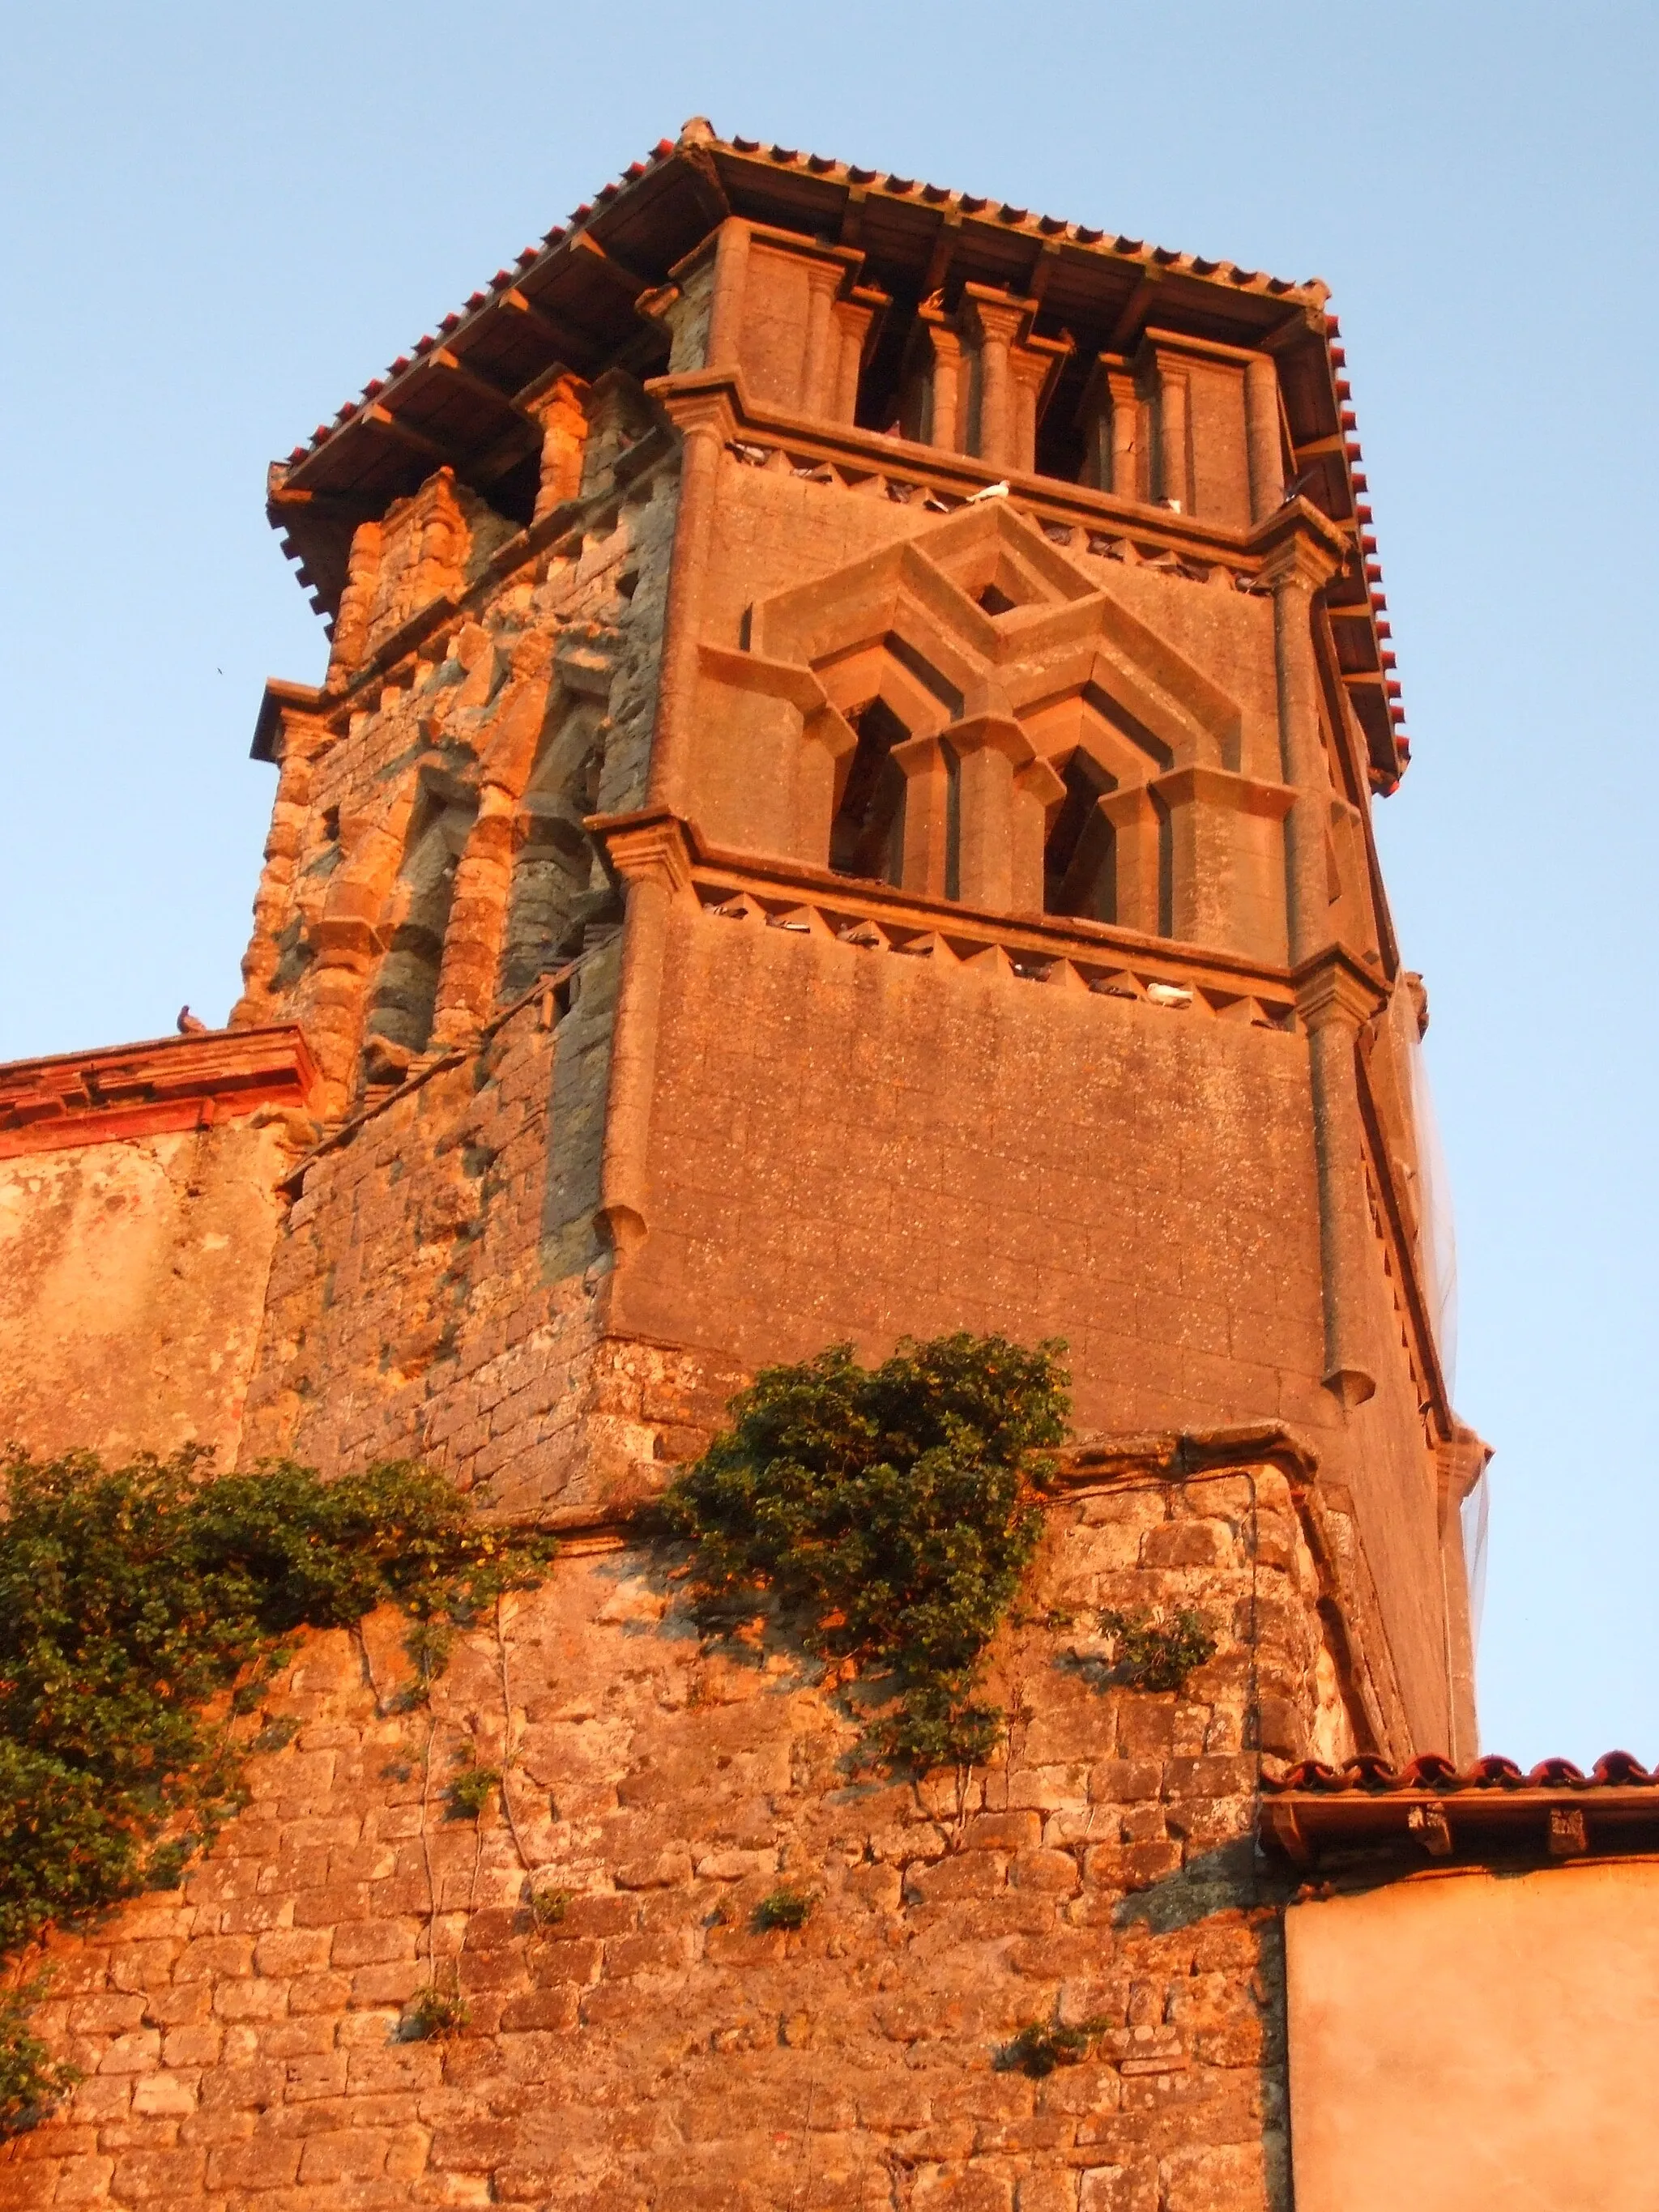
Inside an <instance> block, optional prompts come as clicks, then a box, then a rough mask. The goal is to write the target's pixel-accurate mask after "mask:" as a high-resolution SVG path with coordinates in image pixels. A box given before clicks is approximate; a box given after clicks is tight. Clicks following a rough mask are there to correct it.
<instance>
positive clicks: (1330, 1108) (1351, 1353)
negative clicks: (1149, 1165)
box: [1297, 947, 1384, 1407]
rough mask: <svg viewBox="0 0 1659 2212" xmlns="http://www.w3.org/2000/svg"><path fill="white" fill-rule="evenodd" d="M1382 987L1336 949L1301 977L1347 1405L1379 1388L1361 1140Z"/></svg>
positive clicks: (1329, 1332)
mask: <svg viewBox="0 0 1659 2212" xmlns="http://www.w3.org/2000/svg"><path fill="white" fill-rule="evenodd" d="M1383 998H1384V994H1383V991H1382V989H1381V988H1380V987H1379V986H1378V985H1377V984H1376V983H1375V982H1374V981H1372V980H1371V978H1370V976H1369V975H1365V974H1364V971H1363V970H1362V969H1359V968H1358V967H1357V966H1356V965H1355V963H1353V962H1352V960H1350V958H1349V957H1348V956H1347V954H1346V953H1345V952H1342V951H1338V950H1337V949H1335V948H1334V947H1333V948H1332V949H1331V950H1330V951H1328V952H1326V953H1323V954H1322V955H1321V956H1320V957H1319V958H1318V959H1316V960H1315V961H1311V962H1310V963H1308V964H1307V965H1306V966H1305V967H1304V968H1302V969H1299V970H1298V972H1297V1013H1298V1014H1299V1015H1300V1016H1301V1018H1302V1023H1303V1026H1304V1029H1305V1030H1307V1033H1308V1060H1309V1066H1310V1074H1311V1078H1312V1091H1313V1124H1314V1149H1315V1153H1316V1159H1317V1164H1318V1170H1319V1251H1320V1261H1321V1273H1322V1278H1323V1292H1324V1315H1325V1372H1324V1374H1323V1376H1322V1377H1321V1380H1322V1382H1323V1383H1324V1385H1325V1388H1326V1389H1328V1390H1329V1391H1331V1392H1332V1393H1333V1394H1334V1395H1335V1396H1336V1397H1338V1398H1340V1400H1341V1401H1342V1403H1343V1404H1344V1405H1345V1406H1349V1407H1352V1406H1358V1405H1363V1404H1364V1401H1365V1400H1366V1399H1367V1398H1369V1397H1370V1396H1371V1395H1372V1394H1373V1393H1374V1392H1375V1390H1376V1377H1375V1376H1374V1375H1373V1374H1372V1372H1371V1367H1370V1332H1369V1330H1368V1329H1367V1328H1366V1325H1365V1316H1366V1307H1367V1304H1368V1285H1367V1280H1366V1278H1367V1274H1368V1273H1369V1272H1370V1268H1371V1266H1372V1261H1371V1246H1372V1243H1373V1238H1372V1233H1371V1223H1370V1200H1368V1198H1367V1196H1366V1193H1365V1168H1364V1150H1363V1146H1362V1142H1361V1136H1360V1118H1359V1079H1358V1069H1357V1064H1356V1056H1357V1053H1358V1037H1359V1028H1360V1024H1362V1023H1363V1022H1367V1021H1369V1020H1370V1018H1371V1016H1372V1015H1373V1014H1375V1013H1376V1012H1377V1010H1378V1008H1379V1007H1380V1006H1382V1004H1383Z"/></svg>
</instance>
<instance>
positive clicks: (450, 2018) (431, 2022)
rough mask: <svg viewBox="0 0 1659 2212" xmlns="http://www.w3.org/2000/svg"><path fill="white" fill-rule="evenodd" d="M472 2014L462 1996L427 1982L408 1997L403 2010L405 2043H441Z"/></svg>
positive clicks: (456, 2033)
mask: <svg viewBox="0 0 1659 2212" xmlns="http://www.w3.org/2000/svg"><path fill="white" fill-rule="evenodd" d="M471 2017H472V2008H471V2006H470V2005H469V2004H468V2003H467V2002H466V2000H465V1997H463V1996H459V1994H458V1993H456V1992H455V1991H453V1990H441V1989H440V1988H439V1987H438V1985H437V1984H436V1983H435V1982H428V1984H427V1985H426V1987H425V1988H424V1989H423V1990H421V1992H420V1993H419V1995H418V1996H415V1997H413V1998H411V1999H410V2003H409V2005H408V2007H407V2008H406V2009H405V2011H404V2021H403V2033H404V2040H405V2041H406V2042H409V2043H445V2042H447V2041H448V2039H450V2037H451V2036H453V2035H459V2033H460V2032H461V2030H462V2029H463V2028H464V2027H465V2026H466V2025H467V2023H468V2021H470V2020H471Z"/></svg>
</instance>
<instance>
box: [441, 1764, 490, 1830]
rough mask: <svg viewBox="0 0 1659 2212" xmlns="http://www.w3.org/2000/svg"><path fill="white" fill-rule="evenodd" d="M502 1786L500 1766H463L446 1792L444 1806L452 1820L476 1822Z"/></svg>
mask: <svg viewBox="0 0 1659 2212" xmlns="http://www.w3.org/2000/svg"><path fill="white" fill-rule="evenodd" d="M500 1788H501V1768H500V1767H499V1766H477V1765H465V1766H463V1767H462V1769H461V1771H460V1772H459V1774H457V1775H454V1776H453V1777H452V1778H451V1780H450V1783H449V1786H448V1788H447V1790H445V1791H444V1805H445V1808H446V1810H447V1814H448V1816H449V1818H450V1819H451V1820H477V1817H478V1815H479V1814H480V1813H482V1812H483V1809H484V1808H485V1806H486V1805H488V1804H489V1802H490V1801H491V1800H492V1799H493V1798H494V1796H495V1793H496V1791H497V1790H499V1789H500Z"/></svg>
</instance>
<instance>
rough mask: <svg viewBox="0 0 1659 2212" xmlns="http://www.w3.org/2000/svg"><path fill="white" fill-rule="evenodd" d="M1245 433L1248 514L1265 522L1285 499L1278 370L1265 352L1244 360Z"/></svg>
mask: <svg viewBox="0 0 1659 2212" xmlns="http://www.w3.org/2000/svg"><path fill="white" fill-rule="evenodd" d="M1244 435H1245V440H1246V442H1247V444H1248V446H1249V463H1250V518H1251V520H1252V521H1255V522H1265V521H1266V520H1267V518H1268V516H1269V515H1271V514H1275V513H1278V511H1279V507H1281V506H1282V505H1283V504H1284V500H1285V447H1284V440H1283V436H1282V435H1281V433H1280V430H1279V370H1278V368H1277V367H1276V366H1275V365H1274V363H1273V360H1272V358H1271V357H1270V356H1268V355H1267V354H1255V355H1252V356H1251V358H1250V359H1249V361H1248V362H1246V363H1245V364H1244Z"/></svg>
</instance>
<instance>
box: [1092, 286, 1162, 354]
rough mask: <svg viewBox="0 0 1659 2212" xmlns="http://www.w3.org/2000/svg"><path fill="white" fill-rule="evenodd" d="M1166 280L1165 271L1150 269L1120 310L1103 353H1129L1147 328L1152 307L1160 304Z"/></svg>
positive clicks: (1102, 349)
mask: <svg viewBox="0 0 1659 2212" xmlns="http://www.w3.org/2000/svg"><path fill="white" fill-rule="evenodd" d="M1163 283H1164V272H1163V270H1159V269H1149V270H1147V271H1146V274H1145V276H1142V278H1141V280H1140V282H1139V283H1138V284H1137V285H1136V286H1135V289H1134V290H1133V292H1131V293H1130V295H1129V296H1128V298H1127V300H1126V301H1124V302H1123V305H1122V307H1121V308H1120V309H1119V311H1118V318H1117V320H1116V321H1115V323H1114V324H1113V325H1112V332H1111V336H1110V337H1109V338H1108V339H1107V341H1106V343H1105V344H1104V345H1103V347H1102V348H1101V351H1102V352H1103V353H1127V351H1128V350H1129V348H1130V347H1131V346H1132V345H1133V343H1134V342H1135V340H1136V339H1137V338H1138V337H1139V336H1140V333H1141V332H1142V331H1143V330H1145V329H1146V324H1147V321H1148V319H1149V318H1150V317H1151V315H1152V309H1153V308H1154V307H1156V305H1157V304H1158V294H1159V288H1160V287H1161V286H1162V285H1163Z"/></svg>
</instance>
